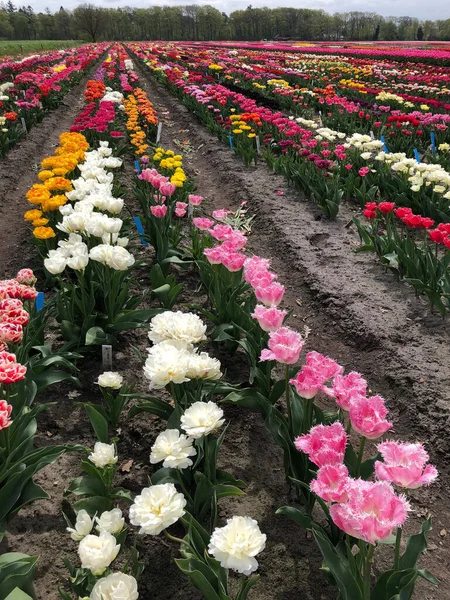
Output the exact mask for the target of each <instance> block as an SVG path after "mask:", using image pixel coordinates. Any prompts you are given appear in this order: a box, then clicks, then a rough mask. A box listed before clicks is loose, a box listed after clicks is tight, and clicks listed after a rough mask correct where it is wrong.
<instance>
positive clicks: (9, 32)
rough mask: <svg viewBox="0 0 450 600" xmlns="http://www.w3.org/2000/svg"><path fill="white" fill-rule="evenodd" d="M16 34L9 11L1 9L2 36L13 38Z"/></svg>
mask: <svg viewBox="0 0 450 600" xmlns="http://www.w3.org/2000/svg"><path fill="white" fill-rule="evenodd" d="M13 35H14V30H13V28H12V26H11V23H10V22H9V18H8V13H7V12H6V11H5V10H3V9H1V10H0V38H7V39H9V38H11V37H12V36H13Z"/></svg>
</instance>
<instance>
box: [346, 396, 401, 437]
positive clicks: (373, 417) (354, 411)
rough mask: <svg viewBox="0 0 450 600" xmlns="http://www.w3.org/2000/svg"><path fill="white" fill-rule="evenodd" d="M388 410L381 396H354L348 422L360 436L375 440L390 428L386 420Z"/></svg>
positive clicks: (389, 423) (390, 424) (390, 425)
mask: <svg viewBox="0 0 450 600" xmlns="http://www.w3.org/2000/svg"><path fill="white" fill-rule="evenodd" d="M387 414H388V410H387V408H386V406H385V405H384V398H382V397H381V396H378V395H377V396H370V397H369V398H366V397H365V396H355V397H354V398H353V399H352V401H351V404H350V421H351V424H352V427H353V429H354V430H355V431H356V432H358V433H359V434H360V435H362V436H364V437H366V438H368V439H369V440H375V439H377V438H379V437H380V436H382V435H383V433H386V431H387V430H388V429H390V428H391V427H392V423H391V422H390V421H387V420H386V416H387Z"/></svg>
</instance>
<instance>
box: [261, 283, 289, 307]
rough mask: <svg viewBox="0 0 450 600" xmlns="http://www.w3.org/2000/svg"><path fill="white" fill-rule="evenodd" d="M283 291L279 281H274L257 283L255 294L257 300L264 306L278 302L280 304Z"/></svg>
mask: <svg viewBox="0 0 450 600" xmlns="http://www.w3.org/2000/svg"><path fill="white" fill-rule="evenodd" d="M284 291H285V289H284V285H281V283H277V282H276V281H274V282H272V283H271V284H270V285H266V286H261V285H259V286H258V287H256V288H255V296H256V298H257V300H259V301H260V302H262V303H263V304H265V305H266V306H272V305H275V306H278V304H280V302H281V301H282V300H283V296H284Z"/></svg>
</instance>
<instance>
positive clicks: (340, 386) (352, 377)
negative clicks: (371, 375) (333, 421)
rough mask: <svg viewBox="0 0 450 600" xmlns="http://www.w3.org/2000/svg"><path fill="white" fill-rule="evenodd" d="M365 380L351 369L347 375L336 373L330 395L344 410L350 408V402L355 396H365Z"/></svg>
mask: <svg viewBox="0 0 450 600" xmlns="http://www.w3.org/2000/svg"><path fill="white" fill-rule="evenodd" d="M366 391H367V381H366V380H365V379H363V377H362V376H361V375H360V374H359V373H356V372H355V371H351V372H350V373H348V375H337V376H336V377H335V378H334V381H333V388H332V390H330V395H333V396H334V398H335V400H336V403H337V404H338V405H339V406H340V407H341V408H342V409H343V410H346V411H349V410H350V403H351V400H352V398H354V397H355V396H365V395H366Z"/></svg>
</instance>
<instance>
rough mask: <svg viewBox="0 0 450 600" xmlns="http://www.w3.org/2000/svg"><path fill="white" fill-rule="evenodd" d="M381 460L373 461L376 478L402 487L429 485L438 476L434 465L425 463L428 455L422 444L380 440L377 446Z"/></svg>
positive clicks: (410, 487)
mask: <svg viewBox="0 0 450 600" xmlns="http://www.w3.org/2000/svg"><path fill="white" fill-rule="evenodd" d="M377 450H378V452H380V454H381V456H382V457H383V461H384V462H381V461H377V462H376V463H375V474H376V476H377V477H378V479H381V480H383V481H389V482H390V483H394V484H395V485H398V486H399V487H401V488H404V489H415V488H418V487H421V486H423V485H430V483H432V482H433V481H435V479H436V478H437V476H438V472H437V469H436V467H434V466H433V465H427V462H428V460H429V458H430V457H429V456H428V453H427V451H426V450H425V448H424V447H423V446H422V444H409V443H407V442H394V441H391V442H382V443H381V444H378V446H377Z"/></svg>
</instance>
